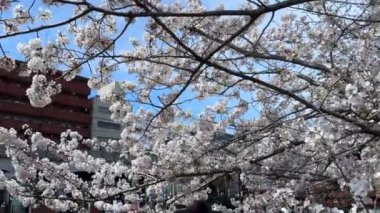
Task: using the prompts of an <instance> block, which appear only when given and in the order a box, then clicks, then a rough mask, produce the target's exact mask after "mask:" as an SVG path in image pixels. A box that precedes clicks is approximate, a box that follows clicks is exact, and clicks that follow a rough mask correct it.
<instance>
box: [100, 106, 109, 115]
mask: <svg viewBox="0 0 380 213" xmlns="http://www.w3.org/2000/svg"><path fill="white" fill-rule="evenodd" d="M98 112H100V113H107V114H110V113H111V112H110V111H109V109H108V108H107V107H103V106H98Z"/></svg>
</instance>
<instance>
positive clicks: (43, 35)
mask: <svg viewBox="0 0 380 213" xmlns="http://www.w3.org/2000/svg"><path fill="white" fill-rule="evenodd" d="M98 2H99V1H98ZM166 2H170V1H169V0H168V1H166ZM181 2H185V1H184V0H181ZM243 2H244V1H243V0H222V1H220V0H204V1H203V3H204V5H205V6H206V7H208V8H209V9H211V10H212V9H213V8H215V7H216V6H218V5H219V4H224V5H225V8H226V9H227V8H228V9H236V8H238V7H239V6H240V5H241V4H242V3H243ZM19 3H20V4H22V5H25V7H29V5H30V4H31V1H30V0H21V1H19ZM45 8H47V6H46V5H43V4H41V3H40V2H38V3H37V4H36V5H35V6H34V7H33V9H32V13H35V12H37V11H38V10H39V9H45ZM49 9H50V10H51V11H52V12H53V19H52V20H50V21H49V22H45V23H44V22H36V23H35V25H36V26H39V25H43V24H52V23H56V22H59V21H60V20H63V19H65V18H70V17H71V14H72V8H71V7H68V6H66V7H63V8H62V7H59V8H57V7H50V8H49ZM11 14H12V10H10V11H8V12H5V13H4V14H3V18H4V17H7V16H11ZM144 25H145V20H144V19H138V20H137V21H136V22H135V23H134V24H133V25H131V26H130V28H129V29H128V31H127V33H126V34H125V35H124V36H123V37H122V38H121V40H122V41H123V40H124V41H125V42H124V41H123V42H119V43H118V47H117V49H116V51H119V50H125V49H126V50H130V49H131V46H130V44H129V37H134V38H136V39H138V40H139V39H141V38H142V36H143V32H144ZM59 29H61V30H62V31H64V28H58V29H51V30H44V31H41V32H39V34H38V36H39V37H40V39H41V40H42V41H43V42H47V41H49V40H52V39H55V37H56V34H57V31H58V30H59ZM36 36H37V34H30V35H21V36H17V37H12V38H8V39H3V40H1V41H0V42H1V44H2V45H3V47H4V49H5V50H6V52H7V53H8V56H11V57H13V58H16V59H19V60H23V56H21V55H20V54H19V53H18V52H17V50H16V46H17V44H18V43H26V42H28V41H29V39H31V38H35V37H36ZM121 44H122V45H121ZM81 75H82V76H85V77H88V76H90V72H89V69H88V68H86V67H84V71H83V73H81ZM113 78H114V79H115V80H116V81H120V80H133V79H134V76H132V75H130V74H128V73H127V71H126V67H125V66H120V69H119V70H118V71H116V72H115V73H114V74H113ZM92 95H94V91H93V92H92ZM157 95H159V94H157ZM189 96H192V94H191V92H190V91H187V92H186V93H184V95H183V96H182V98H180V100H184V99H187V98H189ZM217 100H218V99H217V98H210V99H207V100H205V101H202V102H201V101H192V102H190V103H187V104H184V105H183V109H184V110H186V109H190V110H191V111H192V112H193V114H194V115H196V114H198V113H199V112H201V110H202V109H204V108H205V107H206V106H207V105H210V104H212V103H214V102H215V101H217ZM234 104H236V103H234ZM248 114H251V115H247V117H252V116H255V115H256V114H257V112H254V111H251V112H249V113H248Z"/></svg>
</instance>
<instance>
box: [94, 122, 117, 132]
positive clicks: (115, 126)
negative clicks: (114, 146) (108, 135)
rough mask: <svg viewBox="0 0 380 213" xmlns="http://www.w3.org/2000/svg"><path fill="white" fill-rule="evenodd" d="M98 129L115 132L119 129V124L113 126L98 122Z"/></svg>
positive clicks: (112, 124) (108, 123) (109, 123)
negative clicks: (113, 130)
mask: <svg viewBox="0 0 380 213" xmlns="http://www.w3.org/2000/svg"><path fill="white" fill-rule="evenodd" d="M98 127H100V128H104V129H115V130H120V129H121V126H120V124H115V123H111V122H105V121H98Z"/></svg>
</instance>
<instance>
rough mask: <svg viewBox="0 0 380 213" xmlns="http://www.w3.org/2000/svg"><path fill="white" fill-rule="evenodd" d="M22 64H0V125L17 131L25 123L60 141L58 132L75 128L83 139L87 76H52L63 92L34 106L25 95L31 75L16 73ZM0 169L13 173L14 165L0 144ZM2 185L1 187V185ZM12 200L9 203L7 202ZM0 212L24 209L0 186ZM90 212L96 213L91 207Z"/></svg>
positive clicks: (87, 119)
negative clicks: (67, 79) (69, 78)
mask: <svg viewBox="0 0 380 213" xmlns="http://www.w3.org/2000/svg"><path fill="white" fill-rule="evenodd" d="M23 66H25V65H24V64H23V63H22V62H17V67H16V69H14V70H9V69H7V68H5V67H0V126H1V127H5V128H14V129H16V130H19V129H21V128H22V126H23V125H24V124H28V125H29V127H31V128H32V129H33V130H35V131H39V132H41V133H42V134H43V135H44V136H45V137H48V138H50V139H52V140H55V141H59V138H60V134H61V132H64V131H66V130H67V129H71V130H73V131H78V132H79V133H80V134H81V135H83V136H84V137H85V138H88V137H91V106H92V102H91V100H89V99H88V96H89V95H90V92H91V91H90V88H89V87H88V86H87V78H84V77H76V78H75V79H73V80H72V81H70V82H67V81H65V80H64V79H60V76H61V75H60V73H56V74H54V75H52V78H53V79H57V80H56V81H57V83H60V84H61V85H62V92H61V93H60V94H58V95H55V96H54V97H53V98H52V100H53V101H52V103H51V104H49V105H48V106H46V107H44V108H34V107H32V106H31V105H30V103H29V99H28V97H27V96H26V89H27V88H28V87H29V86H30V85H31V82H32V77H23V76H20V75H19V73H20V72H19V70H22V69H23ZM0 169H2V170H3V171H4V172H5V173H6V174H7V173H8V175H9V176H12V175H13V174H14V171H13V167H12V165H11V163H10V161H9V159H7V158H6V156H5V155H4V148H3V147H0ZM0 188H1V187H0ZM9 201H11V202H9ZM0 203H7V205H2V206H1V207H0V212H25V211H26V210H25V209H24V208H23V207H22V206H21V204H20V203H19V202H17V201H14V200H12V199H11V198H9V196H8V193H7V192H6V191H5V190H4V189H3V190H1V189H0ZM32 212H41V213H47V212H54V211H51V210H49V209H47V208H46V207H40V208H38V209H33V210H32ZM91 212H97V211H95V210H92V211H91Z"/></svg>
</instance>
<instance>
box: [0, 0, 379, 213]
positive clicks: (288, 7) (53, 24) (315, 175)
mask: <svg viewBox="0 0 380 213" xmlns="http://www.w3.org/2000/svg"><path fill="white" fill-rule="evenodd" d="M35 5H40V6H41V5H42V7H43V8H46V9H43V8H42V9H41V10H38V11H37V10H35V9H33V8H34V7H36V6H35ZM0 8H1V10H2V15H1V17H0V18H1V19H0V24H1V25H2V30H1V31H0V32H1V34H0V39H9V38H12V37H19V36H26V35H29V36H31V37H33V38H32V39H30V41H29V42H27V43H20V44H19V45H18V46H17V51H18V52H19V53H20V54H22V55H23V56H24V57H25V63H26V68H25V69H23V70H22V71H21V72H22V74H23V75H27V76H31V77H32V78H33V82H32V84H31V86H30V88H29V89H28V90H27V91H26V95H27V96H28V97H29V99H30V103H31V105H32V106H34V107H44V106H46V105H48V104H49V103H50V102H51V98H52V96H54V95H56V94H58V93H59V92H60V89H61V88H60V85H59V84H58V83H56V79H54V78H51V77H49V76H50V75H51V74H52V73H55V72H60V71H62V72H63V74H62V77H61V78H64V79H65V80H67V81H70V80H72V79H73V78H74V77H75V76H76V75H78V74H79V73H81V72H82V70H84V69H89V70H90V71H91V77H90V79H89V81H88V85H89V86H90V87H91V88H92V89H94V90H97V91H98V94H99V96H100V99H101V100H102V101H105V102H109V103H111V104H112V105H111V107H110V111H111V112H112V119H114V120H115V121H117V122H120V123H121V124H123V126H125V128H124V130H123V132H122V134H121V139H120V140H118V141H116V140H114V141H109V142H108V143H107V144H103V146H105V147H107V150H109V151H113V150H117V151H119V152H120V160H119V161H117V162H107V161H106V160H105V159H102V158H99V157H96V156H92V155H91V154H89V152H87V151H83V150H79V149H78V145H79V144H86V145H88V146H89V147H92V148H96V147H98V142H97V140H96V139H85V138H82V136H81V135H79V134H78V133H76V132H73V131H70V130H68V131H66V132H63V133H62V135H61V140H60V141H52V140H50V139H48V138H45V137H44V136H43V135H42V134H41V133H39V132H34V131H33V130H31V129H29V128H28V127H27V126H25V129H24V132H16V131H15V130H14V129H5V128H0V142H1V143H2V144H4V145H5V146H6V149H7V151H6V153H7V156H8V157H9V158H10V159H11V161H12V164H13V167H14V169H15V178H10V179H9V178H6V177H5V175H1V181H2V182H3V183H4V184H5V186H6V188H7V190H8V191H9V192H10V194H11V195H12V196H13V197H15V198H17V199H19V200H20V201H21V202H22V203H23V204H24V205H25V206H36V205H37V204H43V205H46V206H47V207H49V208H52V209H55V210H60V211H68V210H73V211H85V210H84V209H85V208H86V207H87V203H93V204H94V205H95V207H97V208H99V209H101V210H105V211H115V212H127V211H128V210H130V209H132V208H133V203H135V202H138V201H139V200H141V199H142V196H143V194H145V196H148V197H154V198H155V202H154V205H145V206H143V208H145V209H144V212H171V211H173V209H174V204H176V203H180V204H185V205H186V204H189V203H191V202H193V201H194V200H200V199H207V198H208V196H209V194H210V193H211V190H210V188H208V186H209V185H210V184H211V183H213V182H215V181H218V180H220V179H222V178H224V177H226V176H238V177H239V178H240V182H241V185H242V186H243V188H244V193H243V192H242V196H241V197H240V199H236V200H232V204H233V205H234V206H235V208H230V209H228V208H227V207H224V206H221V205H214V206H213V208H214V209H215V210H219V211H222V212H240V211H244V212H254V211H260V210H266V211H275V210H281V211H283V212H287V211H290V210H291V209H292V208H295V207H296V206H304V207H305V208H310V209H313V210H314V211H316V212H318V211H319V210H320V209H322V208H324V207H323V206H321V205H319V204H317V203H316V202H315V198H316V197H318V194H315V193H313V189H315V188H316V187H320V186H323V185H325V184H335V185H337V186H338V187H341V188H342V189H343V188H348V189H349V190H350V192H351V195H352V197H353V198H354V201H355V204H356V206H358V207H360V206H363V205H365V203H366V202H367V201H368V192H369V191H370V190H372V186H371V181H372V177H373V175H374V174H375V173H376V172H379V169H380V167H378V159H379V157H380V156H379V149H380V146H379V137H380V124H379V122H380V108H379V106H380V96H379V94H378V93H379V92H380V74H379V71H380V2H379V1H378V0H345V1H340V0H281V1H274V0H273V1H272V0H267V1H260V0H247V1H243V2H241V5H240V6H238V7H236V8H225V7H224V6H223V5H222V4H221V5H219V6H217V7H214V8H210V7H206V6H204V5H203V4H202V2H201V1H200V0H187V1H178V2H174V1H160V0H144V1H143V0H103V1H101V2H100V1H91V0H44V1H42V2H38V1H37V0H33V1H30V2H29V3H28V5H21V4H17V3H15V2H14V1H11V0H0ZM60 8H70V10H72V11H73V12H72V16H71V17H68V18H60V17H58V18H56V19H54V16H53V13H52V12H51V11H50V10H58V9H60ZM10 10H13V15H12V16H6V15H5V14H6V12H7V11H10ZM49 20H50V21H49ZM138 23H140V24H141V23H142V25H143V28H144V29H143V31H144V32H143V37H142V38H141V39H132V38H129V36H128V33H129V31H130V30H131V28H132V27H133V26H134V25H136V24H138ZM52 29H56V32H57V35H56V37H55V38H54V39H51V40H49V41H44V40H42V39H40V38H39V37H38V35H39V33H41V32H44V31H46V30H52ZM0 42H1V40H0ZM0 47H1V48H0V50H1V52H2V53H3V58H2V62H1V63H2V65H1V66H6V67H7V68H9V70H11V69H19V67H18V66H17V65H16V63H15V62H14V61H13V60H12V55H11V54H7V51H9V50H7V49H5V48H3V46H0ZM120 70H123V72H125V75H130V76H133V77H134V78H133V79H134V80H131V81H118V80H115V79H114V78H112V74H113V73H114V72H116V71H120ZM194 105H197V106H200V107H199V108H201V109H200V112H199V113H198V112H197V113H196V112H194V109H193V108H191V106H194ZM192 110H193V111H192ZM221 138H222V139H221ZM41 149H43V150H49V152H51V153H53V154H54V155H55V156H57V158H59V159H60V161H54V160H52V159H48V158H43V157H40V156H39V154H38V150H41ZM128 159H132V160H131V161H130V160H128ZM73 168H75V169H76V170H81V171H85V172H88V173H89V174H92V180H90V181H85V180H82V179H81V178H79V177H78V176H77V175H76V174H75V173H74V172H73ZM173 185H175V188H176V193H175V194H173V195H172V196H170V197H166V196H163V194H164V193H162V192H163V191H165V190H166V189H167V188H168V187H171V186H173ZM142 189H144V192H142ZM259 192H260V193H259ZM300 194H302V195H303V196H301V197H302V199H299V197H300V196H299V195H300ZM356 206H355V208H357V207H356Z"/></svg>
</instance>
